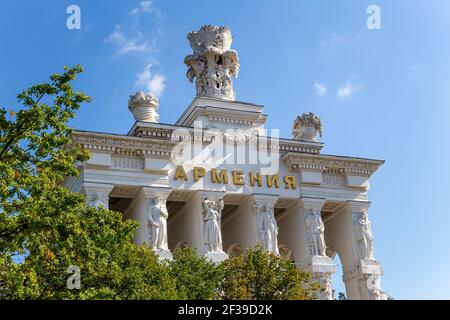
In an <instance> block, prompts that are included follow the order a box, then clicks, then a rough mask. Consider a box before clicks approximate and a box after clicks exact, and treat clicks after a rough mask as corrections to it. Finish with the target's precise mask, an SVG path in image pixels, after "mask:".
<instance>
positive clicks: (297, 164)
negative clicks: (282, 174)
mask: <svg viewBox="0 0 450 320" xmlns="http://www.w3.org/2000/svg"><path fill="white" fill-rule="evenodd" d="M282 160H283V161H284V163H285V164H286V165H287V166H288V167H289V168H290V169H291V170H293V171H300V170H309V171H320V172H339V173H343V174H344V173H345V174H353V175H365V176H371V175H372V174H373V173H374V172H375V171H376V170H378V168H379V167H380V166H381V165H382V164H383V163H384V161H383V160H372V159H363V158H352V157H344V156H331V155H311V154H299V153H292V152H289V153H287V154H285V155H284V156H283V157H282Z"/></svg>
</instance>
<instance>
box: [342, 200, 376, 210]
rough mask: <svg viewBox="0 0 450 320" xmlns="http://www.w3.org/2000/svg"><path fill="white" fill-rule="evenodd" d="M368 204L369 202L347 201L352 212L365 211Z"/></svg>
mask: <svg viewBox="0 0 450 320" xmlns="http://www.w3.org/2000/svg"><path fill="white" fill-rule="evenodd" d="M370 204H371V203H370V202H369V201H347V205H348V207H349V209H350V210H351V211H352V212H361V211H367V210H369V207H370Z"/></svg>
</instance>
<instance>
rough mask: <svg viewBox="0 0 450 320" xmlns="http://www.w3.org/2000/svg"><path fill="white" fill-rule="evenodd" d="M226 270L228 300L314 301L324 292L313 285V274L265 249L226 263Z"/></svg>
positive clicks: (223, 285)
mask: <svg viewBox="0 0 450 320" xmlns="http://www.w3.org/2000/svg"><path fill="white" fill-rule="evenodd" d="M223 268H224V279H223V280H222V281H221V282H220V286H221V292H222V294H223V298H224V299H251V300H253V299H254V300H312V299H316V295H317V293H318V292H319V291H320V290H322V288H321V287H320V286H319V285H318V284H317V283H311V282H310V274H309V273H306V272H303V271H301V270H299V269H298V268H296V267H295V265H294V264H293V263H292V261H290V260H287V259H286V258H284V257H282V256H278V255H275V254H273V253H266V252H264V250H263V248H262V247H261V246H257V247H256V248H252V249H248V250H247V253H246V254H245V255H242V254H241V255H239V256H236V257H232V258H230V259H228V260H226V261H225V262H224V263H223Z"/></svg>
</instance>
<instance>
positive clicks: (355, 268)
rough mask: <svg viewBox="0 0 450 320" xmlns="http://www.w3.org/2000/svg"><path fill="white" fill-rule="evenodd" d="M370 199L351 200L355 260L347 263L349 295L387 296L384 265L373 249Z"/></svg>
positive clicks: (349, 212)
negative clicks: (369, 214) (383, 276)
mask: <svg viewBox="0 0 450 320" xmlns="http://www.w3.org/2000/svg"><path fill="white" fill-rule="evenodd" d="M369 205H370V203H368V202H357V201H351V202H348V205H347V211H346V214H347V215H348V218H349V219H348V221H350V225H351V230H343V231H342V232H350V233H351V234H352V239H353V243H352V244H353V248H352V251H353V255H354V263H353V264H352V265H350V266H344V275H343V281H344V282H345V287H346V288H347V296H348V298H349V299H355V300H384V299H386V295H385V294H384V292H383V291H382V290H381V287H380V277H381V275H382V274H383V268H382V267H381V265H380V263H379V262H378V261H376V259H375V256H374V251H373V235H372V230H371V225H370V221H369V220H368V216H367V211H368V209H369Z"/></svg>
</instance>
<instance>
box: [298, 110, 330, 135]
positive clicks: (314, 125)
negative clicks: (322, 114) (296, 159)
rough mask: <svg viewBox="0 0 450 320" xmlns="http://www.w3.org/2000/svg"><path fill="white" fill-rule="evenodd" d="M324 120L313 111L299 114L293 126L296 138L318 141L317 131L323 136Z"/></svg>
mask: <svg viewBox="0 0 450 320" xmlns="http://www.w3.org/2000/svg"><path fill="white" fill-rule="evenodd" d="M322 129H323V127H322V121H321V120H320V118H319V117H318V116H316V115H315V114H313V113H312V112H309V113H304V114H302V115H301V116H297V118H296V119H295V120H294V124H293V126H292V135H293V139H294V140H304V141H316V138H317V133H319V134H320V137H322Z"/></svg>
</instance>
